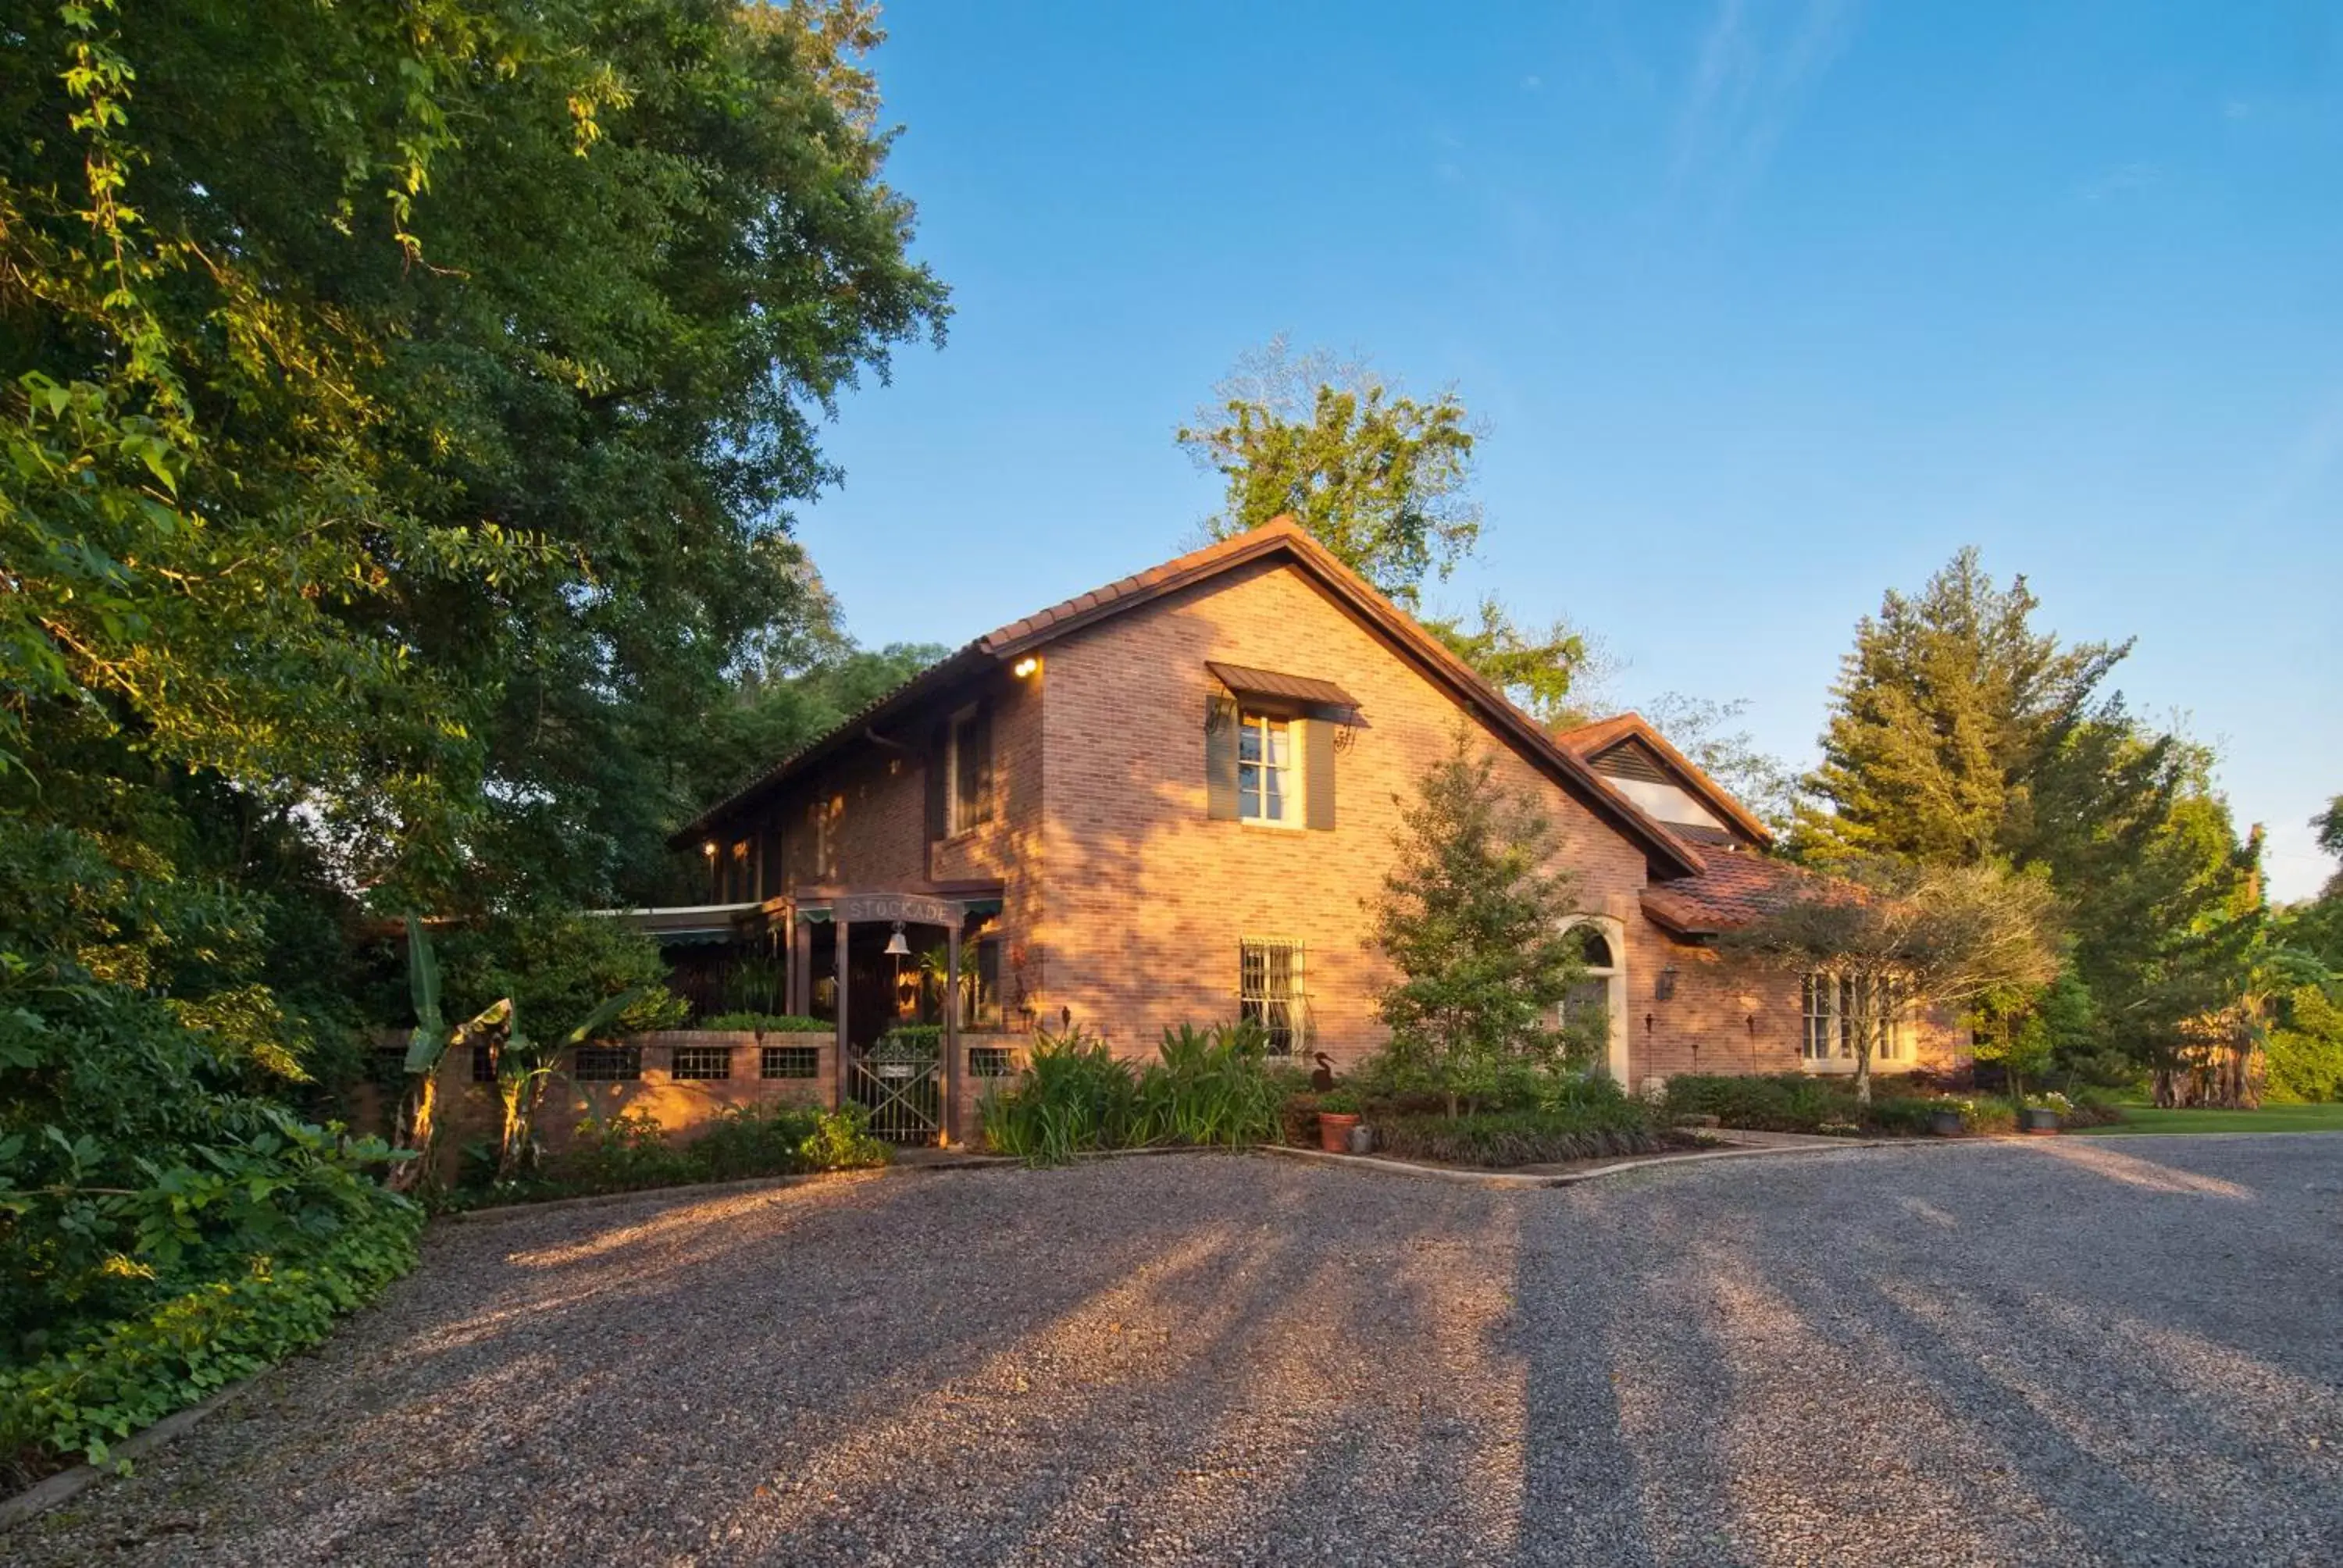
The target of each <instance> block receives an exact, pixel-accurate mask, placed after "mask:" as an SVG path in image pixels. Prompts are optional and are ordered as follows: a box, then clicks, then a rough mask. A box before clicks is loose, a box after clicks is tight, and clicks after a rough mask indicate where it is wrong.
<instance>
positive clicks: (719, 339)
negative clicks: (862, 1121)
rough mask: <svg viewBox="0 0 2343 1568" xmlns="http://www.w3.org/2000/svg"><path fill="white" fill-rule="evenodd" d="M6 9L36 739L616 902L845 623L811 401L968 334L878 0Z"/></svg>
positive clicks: (365, 837)
mask: <svg viewBox="0 0 2343 1568" xmlns="http://www.w3.org/2000/svg"><path fill="white" fill-rule="evenodd" d="M653 21H655V22H656V25H646V24H648V23H651V22H653ZM7 36H8V39H9V47H10V49H11V52H12V53H13V54H15V55H17V56H18V57H20V58H22V59H23V60H25V61H26V62H28V63H35V68H32V69H27V70H25V71H24V72H21V73H11V74H10V75H9V76H8V77H7V83H8V85H7V86H6V88H5V94H6V95H7V97H6V106H7V107H8V109H9V110H10V111H11V114H10V118H11V123H12V124H14V125H17V126H22V127H23V128H24V132H25V134H23V135H21V136H15V137H11V138H10V139H9V142H8V144H7V146H6V148H5V151H0V212H5V214H6V215H7V217H6V221H5V226H0V245H5V247H6V256H5V259H6V262H7V266H5V268H0V290H5V291H6V293H7V296H8V297H7V298H6V300H5V304H6V305H7V307H8V308H7V309H5V311H0V334H5V335H6V340H7V344H8V348H9V354H8V358H9V361H10V362H11V364H12V365H13V366H14V367H17V368H18V372H19V373H18V377H17V379H16V381H15V383H14V386H13V387H12V388H11V393H12V397H13V407H12V408H11V410H10V413H11V416H12V417H10V418H9V419H7V420H6V421H5V431H6V439H7V441H8V442H9V447H8V452H7V457H8V458H9V461H8V462H7V463H6V464H5V465H0V502H5V508H0V530H5V532H0V548H5V552H6V559H7V561H8V563H9V566H10V568H11V570H12V573H15V575H16V576H17V578H18V579H19V580H20V582H21V584H22V588H21V591H20V592H18V593H15V594H12V595H10V596H8V598H7V600H6V602H5V605H0V646H5V648H7V649H8V650H9V658H8V661H7V677H8V679H9V681H10V686H9V690H10V691H11V692H12V693H15V700H14V701H13V702H11V703H9V704H6V705H5V706H6V708H7V710H8V712H9V714H10V715H11V718H12V722H13V724H14V726H15V732H16V733H17V734H18V736H19V737H20V739H18V740H17V741H16V742H15V745H14V746H12V747H11V748H10V749H12V750H13V751H14V752H15V754H16V755H18V756H20V757H22V756H25V755H26V753H25V749H24V742H23V740H22V739H21V737H22V736H23V735H24V734H25V727H27V726H31V725H35V724H37V725H40V726H43V727H44V728H51V727H57V728H63V727H65V726H68V725H74V724H77V725H80V726H82V727H83V728H85V729H95V730H96V732H97V734H98V735H99V736H100V737H101V738H106V737H112V738H115V739H118V740H119V741H120V743H121V744H122V745H123V746H125V747H129V748H135V749H138V750H139V751H141V752H142V753H143V754H146V755H149V756H154V757H156V758H157V759H160V760H162V761H163V762H165V763H166V764H177V765H182V766H192V767H195V768H197V769H208V770H212V771H216V772H217V773H219V774H221V775H222V776H223V777H226V778H227V779H232V780H234V781H235V785H236V788H238V789H246V790H249V791H256V792H259V793H261V794H262V795H263V796H264V799H266V802H267V803H268V805H269V806H270V807H271V808H277V807H282V806H285V805H287V803H290V804H292V805H295V806H297V808H298V816H297V819H298V820H300V821H304V822H314V823H317V824H319V825H320V828H321V830H323V831H324V832H325V833H326V834H327V836H328V837H329V838H330V839H331V841H332V842H333V843H334V845H335V847H336V853H337V857H338V858H339V859H340V860H341V861H342V862H343V863H342V865H341V867H340V868H339V869H341V870H342V872H343V873H344V875H345V877H346V879H349V880H354V881H361V882H366V883H368V884H372V885H376V886H380V887H383V888H385V889H386V890H390V889H391V888H392V887H393V886H394V884H396V885H399V886H404V887H406V888H407V889H408V890H420V891H422V892H425V893H436V894H438V895H442V896H443V897H444V896H445V895H447V894H451V893H454V892H456V891H458V890H480V891H483V892H488V893H493V892H495V891H497V890H500V889H505V888H516V889H520V890H528V891H534V892H543V893H546V894H549V895H551V896H557V897H565V898H571V899H575V900H593V901H599V900H602V899H604V898H607V897H608V890H609V889H610V888H611V886H612V885H613V884H614V882H615V881H616V880H617V879H618V874H619V872H620V870H621V869H622V868H623V867H624V866H625V864H626V863H627V862H628V859H629V858H630V857H639V855H640V854H641V853H642V851H641V850H640V849H639V847H638V846H636V845H634V844H631V843H627V842H619V841H616V840H615V839H614V838H613V836H612V835H611V834H610V833H609V831H608V829H603V828H602V827H600V826H599V824H600V822H601V821H602V820H603V815H604V814H603V811H602V808H603V807H605V806H607V805H609V804H610V803H612V802H614V801H617V800H619V799H627V798H631V797H633V796H634V795H635V793H636V791H637V790H638V788H639V786H640V785H642V784H643V783H645V782H646V780H647V779H648V780H656V779H657V777H658V775H659V773H661V772H662V771H663V770H664V769H665V767H666V759H667V757H668V755H669V751H670V749H671V747H672V745H673V744H674V743H675V742H676V741H677V740H678V739H680V738H685V737H688V736H689V734H690V733H691V732H692V729H693V721H694V719H695V718H696V716H697V715H698V714H699V713H700V712H702V711H704V710H705V709H708V708H709V707H710V706H711V705H713V704H715V703H717V702H719V701H720V700H721V699H723V698H724V696H725V694H726V692H727V691H728V690H729V671H730V668H731V666H732V664H733V661H734V659H735V658H736V655H737V654H738V653H739V650H740V648H742V647H743V645H744V643H745V641H746V640H747V639H749V638H751V637H752V636H754V635H757V634H759V632H760V631H762V630H764V629H766V628H770V627H772V626H774V625H776V624H787V623H789V621H791V620H792V619H794V618H800V617H801V616H802V615H803V614H804V613H805V611H806V607H807V605H808V603H809V591H810V589H809V576H808V574H807V572H806V570H805V567H804V563H803V560H802V558H801V556H800V555H799V552H798V551H797V550H796V548H795V547H794V546H793V545H792V544H790V542H789V539H788V538H787V532H786V526H787V512H786V508H787V507H788V505H789V503H790V502H791V501H793V500H795V499H799V498H803V497H805V496H808V495H809V494H811V493H812V492H813V490H814V489H815V488H817V487H819V486H820V485H821V484H822V483H824V482H826V481H828V480H829V479H830V478H832V477H835V476H834V474H833V472H832V470H831V469H830V467H827V466H826V465H825V464H824V463H823V461H822V460H821V458H820V453H819V451H818V449H817V447H816V446H815V444H814V440H813V432H814V428H815V425H816V422H817V421H818V419H819V418H820V416H821V414H822V413H823V412H824V411H825V410H826V409H827V408H829V407H830V406H831V405H832V403H833V402H834V399H835V396H836V393H837V391H838V390H839V389H840V387H845V386H848V385H850V384H851V383H852V381H853V380H854V379H855V377H856V376H857V375H858V374H859V373H860V372H861V371H863V370H866V369H875V370H877V371H879V372H880V373H881V374H883V373H884V370H885V367H886V356H887V352H888V348H889V346H890V344H892V343H895V342H898V341H901V340H904V339H906V338H909V337H914V336H917V335H918V334H920V333H921V332H923V331H929V330H931V329H933V328H935V327H938V326H939V325H940V321H941V319H942V312H943V303H942V292H941V289H940V286H938V285H937V284H936V283H935V281H934V280H933V279H932V277H930V276H929V275H928V274H927V273H926V271H925V270H924V269H923V268H920V267H919V266H915V265H913V264H912V263H910V261H908V260H907V259H906V256H905V254H904V252H905V246H906V244H907V241H908V238H909V233H910V208H909V206H908V205H907V204H906V203H905V202H904V201H903V199H902V198H901V197H900V195H898V194H897V193H895V192H893V191H892V190H890V188H889V187H888V186H886V185H885V183H884V182H883V180H882V179H881V177H880V168H881V164H882V161H883V158H884V156H885V150H886V145H887V140H888V137H887V136H886V134H885V133H884V132H882V131H881V130H880V129H879V128H878V127H877V126H876V124H875V120H874V118H873V116H874V114H875V106H876V101H875V96H874V93H875V89H874V87H873V85H872V84H871V82H870V77H869V75H868V73H867V71H865V70H864V69H863V68H862V67H861V65H860V63H859V62H860V55H861V51H863V50H864V49H866V48H867V47H868V46H870V45H871V44H873V43H875V42H876V41H877V37H878V35H877V33H876V30H875V28H874V27H872V26H871V25H870V8H869V7H868V6H867V5H860V4H840V5H811V4H797V5H789V6H779V7H768V6H744V5H736V4H732V3H729V0H688V3H685V4H679V5H661V6H658V7H649V8H647V7H645V6H643V5H639V4H636V3H632V0H578V3H575V4H567V5H558V6H554V7H550V8H548V7H543V6H536V5H521V4H518V0H428V3H427V5H425V6H424V8H423V9H422V10H421V11H419V12H417V13H416V14H415V15H413V16H410V17H408V18H407V19H406V20H405V21H402V22H400V23H398V24H396V25H394V24H392V23H389V22H387V21H383V20H378V19H376V18H374V17H372V16H371V15H369V14H365V13H362V12H353V11H350V10H348V9H347V8H318V7H314V6H307V5H290V4H261V5H250V6H214V7H197V8H195V9H192V10H183V11H180V12H176V13H174V14H173V15H172V16H170V17H169V18H167V19H161V18H156V17H154V16H152V15H148V14H146V13H144V12H132V13H128V14H123V13H119V12H117V11H116V10H115V9H114V8H113V7H112V6H110V5H96V6H94V7H87V8H85V7H79V6H64V7H56V8H53V7H48V6H42V5H18V6H15V7H12V8H11V15H10V25H9V28H8V30H7ZM484 127H494V132H493V134H488V133H487V132H486V131H485V130H484V129H483V128H484ZM134 563H135V564H134ZM85 693H86V694H88V695H89V696H90V697H91V698H92V699H95V700H94V702H91V703H84V702H80V701H79V700H78V699H79V697H80V696H81V695H82V694H85ZM44 703H45V704H48V705H50V706H48V707H45V708H42V707H38V706H37V705H40V704H44ZM6 739H7V737H6V736H5V734H0V742H5V741H6ZM48 750H49V748H48V747H47V746H46V745H45V744H43V745H40V746H37V747H35V751H37V752H39V753H41V754H43V755H45V754H46V753H47V752H48ZM483 786H485V788H484V787H483ZM649 792H650V793H651V794H653V795H654V796H656V795H657V793H658V791H657V790H656V789H652V790H651V791H649ZM611 816H612V818H613V819H615V820H617V821H619V822H621V823H625V822H627V820H628V819H627V818H626V816H625V814H624V813H623V812H614V813H611ZM632 830H633V831H635V832H636V833H637V835H638V837H641V836H643V830H642V829H639V828H635V829H632ZM650 836H651V837H654V838H655V837H656V835H655V834H652V835H650ZM435 901H437V900H435Z"/></svg>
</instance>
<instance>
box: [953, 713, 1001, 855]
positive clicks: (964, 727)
mask: <svg viewBox="0 0 2343 1568" xmlns="http://www.w3.org/2000/svg"><path fill="white" fill-rule="evenodd" d="M945 751H946V757H945V767H944V771H945V777H946V778H948V779H950V781H951V789H950V795H949V796H948V797H947V804H948V807H949V819H948V820H947V822H946V824H945V829H946V831H947V832H950V833H953V834H960V833H965V832H967V831H968V830H969V829H971V828H973V827H975V826H977V825H978V824H979V823H980V822H989V821H990V820H991V819H992V715H991V712H990V709H986V708H985V707H984V705H983V704H981V703H970V705H969V706H968V707H966V708H963V709H960V711H959V712H958V713H955V714H953V715H952V718H951V729H950V736H949V738H948V739H947V742H946V746H945Z"/></svg>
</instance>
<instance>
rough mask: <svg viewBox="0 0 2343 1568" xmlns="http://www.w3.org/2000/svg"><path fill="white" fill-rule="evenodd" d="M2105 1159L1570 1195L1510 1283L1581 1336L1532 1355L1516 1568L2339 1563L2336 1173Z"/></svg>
mask: <svg viewBox="0 0 2343 1568" xmlns="http://www.w3.org/2000/svg"><path fill="white" fill-rule="evenodd" d="M2100 1153H2101V1151H2097V1149H2094V1150H2092V1151H2089V1154H2090V1156H2091V1157H2088V1158H2082V1157H2077V1156H2076V1155H2074V1154H2073V1153H2072V1152H2070V1151H2065V1150H2056V1149H2042V1148H2038V1147H2035V1146H2018V1147H2012V1148H2009V1149H2006V1150H1999V1151H1984V1150H1980V1151H1881V1152H1879V1153H1876V1154H1849V1155H1845V1156H1835V1157H1832V1158H1829V1159H1826V1160H1821V1161H1798V1162H1795V1163H1789V1164H1782V1165H1775V1166H1773V1167H1772V1168H1770V1169H1767V1170H1765V1171H1763V1172H1762V1175H1761V1174H1760V1173H1758V1172H1755V1171H1751V1172H1749V1173H1748V1177H1749V1178H1750V1179H1745V1180H1739V1181H1719V1180H1716V1179H1715V1177H1714V1176H1713V1175H1710V1174H1706V1173H1704V1174H1701V1175H1697V1176H1694V1177H1692V1178H1691V1179H1689V1180H1684V1179H1682V1178H1678V1177H1674V1176H1669V1177H1658V1178H1654V1179H1653V1180H1650V1181H1644V1182H1643V1183H1641V1184H1639V1185H1638V1186H1637V1187H1636V1188H1635V1189H1634V1190H1632V1191H1631V1190H1628V1189H1624V1188H1614V1189H1612V1190H1610V1191H1608V1192H1605V1193H1594V1194H1574V1199H1575V1200H1576V1201H1574V1204H1573V1205H1572V1207H1571V1209H1570V1211H1569V1212H1568V1213H1567V1215H1566V1216H1564V1215H1556V1216H1555V1219H1556V1221H1557V1222H1555V1223H1553V1224H1550V1225H1547V1226H1545V1227H1543V1228H1542V1229H1540V1230H1539V1231H1537V1239H1536V1240H1535V1241H1526V1240H1525V1241H1524V1244H1523V1248H1522V1251H1521V1253H1520V1258H1519V1261H1520V1264H1521V1273H1520V1277H1519V1290H1520V1293H1521V1295H1522V1298H1523V1301H1524V1302H1536V1301H1538V1300H1540V1299H1545V1298H1553V1297H1566V1298H1568V1299H1570V1300H1572V1301H1574V1303H1575V1312H1574V1316H1575V1318H1576V1319H1577V1322H1578V1324H1579V1326H1580V1329H1581V1331H1582V1332H1580V1333H1579V1334H1578V1335H1577V1336H1576V1337H1574V1338H1572V1337H1564V1338H1561V1339H1558V1340H1557V1339H1555V1338H1553V1337H1545V1338H1540V1339H1537V1340H1534V1341H1532V1342H1528V1343H1527V1344H1526V1346H1525V1351H1526V1354H1527V1358H1528V1404H1529V1412H1530V1413H1529V1430H1530V1433H1531V1443H1530V1451H1529V1453H1528V1456H1527V1462H1526V1478H1527V1483H1526V1485H1525V1488H1524V1492H1523V1522H1522V1536H1523V1543H1524V1550H1523V1553H1522V1559H1523V1561H1554V1562H1588V1563H1594V1562H1616V1563H1637V1564H1657V1563H1684V1564H1692V1563H1794V1562H1811V1561H1818V1560H1820V1561H1831V1562H1835V1563H1910V1562H2104V1563H2134V1562H2140V1563H2147V1562H2207V1563H2211V1562H2218V1563H2296V1562H2299V1563H2308V1562H2313V1561H2319V1560H2322V1559H2321V1553H2322V1552H2325V1551H2327V1550H2328V1549H2329V1548H2331V1547H2332V1545H2333V1543H2335V1542H2337V1541H2338V1540H2343V1466H2338V1452H2337V1450H2338V1444H2343V1352H2339V1351H2338V1337H2337V1336H2338V1331H2343V1293H2338V1291H2337V1287H2338V1284H2343V1249H2338V1244H2337V1243H2338V1241H2343V1206H2338V1205H2335V1204H2333V1203H2331V1202H2330V1203H2328V1205H2327V1206H2326V1207H2325V1209H2324V1210H2322V1209H2321V1208H2320V1206H2319V1204H2318V1201H2317V1195H2318V1192H2319V1191H2322V1188H2321V1182H2322V1181H2325V1182H2328V1183H2330V1184H2331V1183H2333V1182H2334V1181H2336V1180H2337V1179H2338V1176H2343V1160H2338V1159H2337V1158H2335V1157H2332V1156H2328V1157H2325V1158H2321V1157H2318V1156H2317V1155H2312V1156H2310V1157H2309V1158H2307V1159H2306V1158H2305V1157H2304V1156H2303V1154H2300V1153H2298V1154H2295V1155H2291V1156H2284V1157H2281V1156H2278V1155H2274V1154H2271V1153H2269V1152H2268V1151H2257V1150H2252V1149H2237V1150H2234V1151H2220V1150H2217V1149H2210V1148H2201V1147H2200V1148H2199V1149H2197V1150H2191V1151H2174V1152H2173V1153H2172V1154H2171V1155H2166V1154H2165V1152H2164V1151H2157V1153H2158V1155H2159V1156H2160V1157H2159V1158H2157V1159H2149V1158H2147V1157H2146V1156H2133V1155H2130V1153H2129V1151H2126V1158H2124V1159H2123V1160H2121V1161H2114V1162H2110V1161H2107V1160H2105V1159H2103V1158H2099V1157H2098V1156H2099V1155H2100ZM2336 1154H2337V1155H2343V1145H2338V1149H2337V1151H2336ZM2289 1189H2291V1194H2290V1195H2289V1196H2288V1197H2287V1198H2286V1200H2285V1201H2279V1197H2280V1195H2281V1194H2287V1193H2288V1190H2289ZM2306 1198H2307V1199H2308V1201H2304V1200H2305V1199H2306Z"/></svg>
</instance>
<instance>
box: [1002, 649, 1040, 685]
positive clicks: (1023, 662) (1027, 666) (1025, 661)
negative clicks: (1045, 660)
mask: <svg viewBox="0 0 2343 1568" xmlns="http://www.w3.org/2000/svg"><path fill="white" fill-rule="evenodd" d="M1039 668H1041V660H1040V659H1039V658H1035V657H1034V656H1033V655H1031V654H1030V653H1029V654H1027V655H1026V656H1025V657H1024V658H1021V659H1019V660H1018V661H1017V662H1016V663H1015V664H1013V665H1011V667H1010V669H1009V673H1010V674H1011V675H1013V676H1015V677H1016V678H1018V679H1020V680H1022V679H1024V678H1026V677H1027V676H1029V675H1031V674H1032V673H1033V672H1034V671H1035V670H1037V669H1039Z"/></svg>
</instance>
